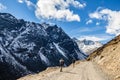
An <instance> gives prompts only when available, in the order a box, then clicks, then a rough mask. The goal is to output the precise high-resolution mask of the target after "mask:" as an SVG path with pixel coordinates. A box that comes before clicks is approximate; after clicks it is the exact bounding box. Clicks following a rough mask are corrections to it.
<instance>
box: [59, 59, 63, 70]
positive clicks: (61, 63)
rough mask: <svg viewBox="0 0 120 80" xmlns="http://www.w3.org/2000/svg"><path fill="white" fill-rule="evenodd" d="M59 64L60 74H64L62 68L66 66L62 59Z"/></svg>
mask: <svg viewBox="0 0 120 80" xmlns="http://www.w3.org/2000/svg"><path fill="white" fill-rule="evenodd" d="M59 62H60V72H62V67H63V66H64V60H63V59H62V58H61V59H60V60H59Z"/></svg>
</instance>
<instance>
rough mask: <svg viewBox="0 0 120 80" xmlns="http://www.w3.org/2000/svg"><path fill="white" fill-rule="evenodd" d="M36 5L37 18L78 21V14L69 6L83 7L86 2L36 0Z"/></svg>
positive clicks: (75, 0) (74, 0)
mask: <svg viewBox="0 0 120 80" xmlns="http://www.w3.org/2000/svg"><path fill="white" fill-rule="evenodd" d="M36 6H37V7H36V11H35V14H36V16H37V18H39V19H41V18H42V19H55V20H66V21H80V16H79V15H78V14H74V13H73V11H72V10H70V9H69V8H70V6H73V7H75V8H84V7H85V6H86V4H85V3H83V4H82V3H80V2H78V1H77V0H38V2H37V4H36Z"/></svg>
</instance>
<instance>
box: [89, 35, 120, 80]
mask: <svg viewBox="0 0 120 80" xmlns="http://www.w3.org/2000/svg"><path fill="white" fill-rule="evenodd" d="M119 52H120V35H119V36H117V37H115V38H114V39H112V40H111V41H110V42H108V43H107V44H105V45H104V46H102V47H101V48H98V49H97V50H96V51H94V52H93V53H92V54H91V55H90V56H89V57H88V60H91V61H93V62H96V63H97V64H99V65H100V66H101V67H102V69H103V70H105V72H106V73H107V74H108V75H110V76H111V77H113V80H120V53H119Z"/></svg>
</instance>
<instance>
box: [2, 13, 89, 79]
mask: <svg viewBox="0 0 120 80" xmlns="http://www.w3.org/2000/svg"><path fill="white" fill-rule="evenodd" d="M86 57H87V56H86V55H85V54H84V53H83V52H82V51H80V50H79V48H78V46H77V44H76V42H74V41H73V40H72V39H71V38H70V37H69V36H68V35H67V34H66V33H65V32H64V31H63V30H62V29H61V28H60V27H58V26H57V25H49V24H46V23H43V24H38V23H34V22H28V21H24V20H23V19H16V18H15V17H14V16H12V15H11V14H9V13H0V80H15V79H17V78H19V77H21V76H25V75H27V74H33V73H38V72H40V71H43V70H45V69H46V68H47V67H51V66H59V60H60V59H61V58H63V59H64V60H65V66H68V65H70V64H71V63H72V59H73V58H75V59H76V60H79V59H85V58H86Z"/></svg>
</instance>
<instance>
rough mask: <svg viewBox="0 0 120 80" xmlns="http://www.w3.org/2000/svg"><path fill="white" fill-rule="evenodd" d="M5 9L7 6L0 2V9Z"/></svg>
mask: <svg viewBox="0 0 120 80" xmlns="http://www.w3.org/2000/svg"><path fill="white" fill-rule="evenodd" d="M5 9H7V7H6V6H5V5H3V4H2V3H0V11H2V10H5Z"/></svg>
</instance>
